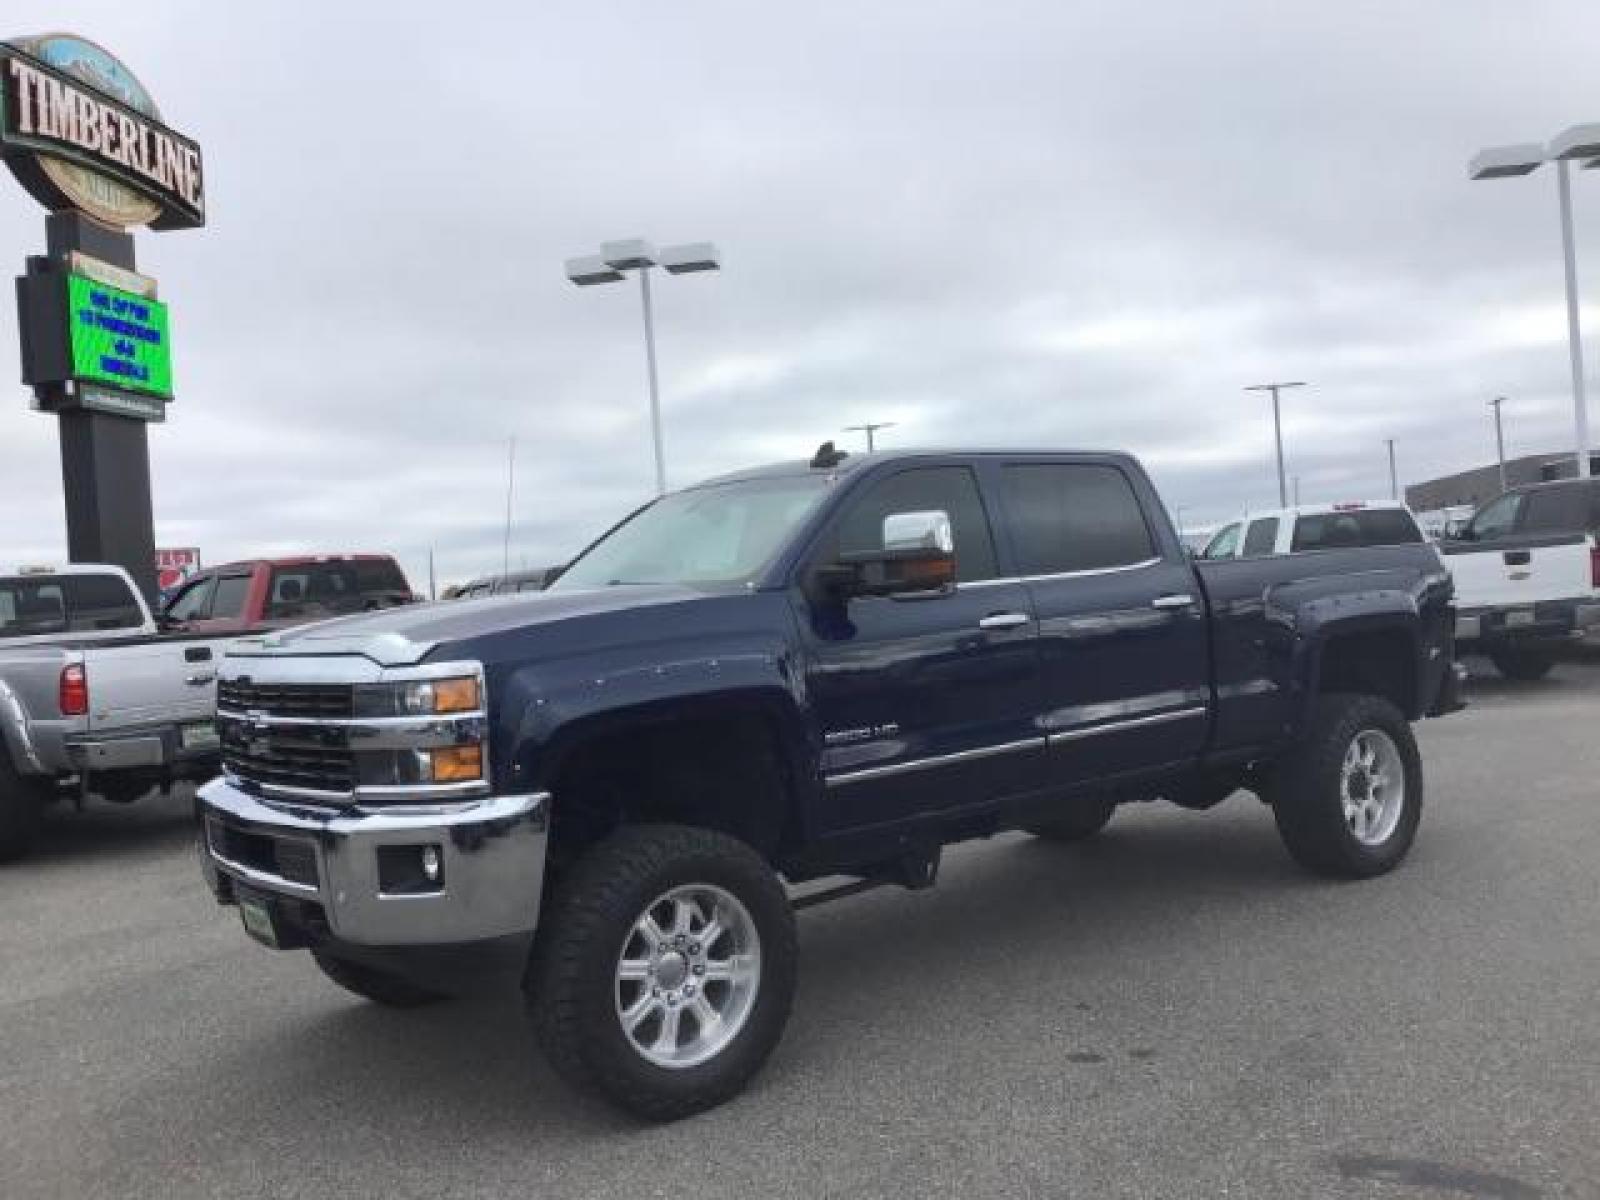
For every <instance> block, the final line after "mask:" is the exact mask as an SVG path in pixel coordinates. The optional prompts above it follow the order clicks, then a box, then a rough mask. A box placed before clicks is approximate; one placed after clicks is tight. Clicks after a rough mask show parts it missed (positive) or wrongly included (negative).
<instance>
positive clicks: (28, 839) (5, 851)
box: [0, 742, 44, 863]
mask: <svg viewBox="0 0 1600 1200" xmlns="http://www.w3.org/2000/svg"><path fill="white" fill-rule="evenodd" d="M43 810H44V793H43V789H42V787H41V786H40V785H39V784H38V783H37V782H35V781H34V780H32V779H29V778H27V777H26V776H24V775H23V774H22V773H21V772H20V771H18V770H17V768H16V766H15V764H13V763H12V761H11V755H10V753H9V752H8V751H7V750H6V747H5V743H4V742H0V863H6V862H15V861H16V860H17V859H19V858H22V857H24V856H25V855H26V854H27V853H28V851H29V850H30V849H32V847H33V839H34V835H35V833H37V832H38V828H39V814H40V813H41V812H43Z"/></svg>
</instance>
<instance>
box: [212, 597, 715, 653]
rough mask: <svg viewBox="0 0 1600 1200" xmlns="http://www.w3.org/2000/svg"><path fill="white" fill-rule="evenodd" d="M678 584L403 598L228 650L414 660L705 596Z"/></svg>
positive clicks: (248, 640) (245, 641)
mask: <svg viewBox="0 0 1600 1200" xmlns="http://www.w3.org/2000/svg"><path fill="white" fill-rule="evenodd" d="M707 595H708V594H707V593H706V592H702V591H697V590H695V589H694V588H688V587H683V586H681V585H678V584H654V583H650V584H625V585H617V586H615V587H603V588H595V589H594V590H592V591H581V592H520V593H517V594H514V595H509V596H487V597H485V598H483V599H481V600H445V601H441V602H439V603H436V604H411V605H405V606H403V607H401V608H390V609H384V610H382V611H380V612H371V613H361V614H359V615H357V616H352V617H338V618H336V619H334V620H332V621H320V622H318V623H316V624H313V625H300V626H297V627H295V628H293V629H285V630H282V631H280V632H276V633H268V634H264V635H261V636H259V637H251V638H243V639H241V640H239V641H237V642H234V643H233V645H232V647H231V648H230V651H229V653H230V654H232V655H234V656H240V655H245V656H253V655H291V654H292V655H307V654H316V655H325V654H358V655H361V656H362V657H364V658H368V659H371V660H372V661H373V662H375V663H377V664H378V665H379V666H384V667H400V666H410V665H412V664H414V663H418V662H421V661H422V660H423V659H424V658H425V657H427V655H428V654H429V653H430V652H431V651H432V650H433V649H434V648H435V647H437V646H440V645H443V644H445V643H449V642H462V641H467V640H469V639H475V638H482V637H486V636H490V635H493V634H496V633H504V632H507V631H509V630H513V629H527V628H530V627H533V626H539V625H550V624H554V623H556V622H559V621H569V620H574V619H576V618H581V617H592V616H601V615H604V614H608V613H617V612H622V611H625V610H628V609H648V608H657V607H660V606H662V605H672V604H682V603H685V602H691V601H697V600H705V599H706V598H707Z"/></svg>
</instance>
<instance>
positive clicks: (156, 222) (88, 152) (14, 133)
mask: <svg viewBox="0 0 1600 1200" xmlns="http://www.w3.org/2000/svg"><path fill="white" fill-rule="evenodd" d="M0 154H3V155H4V157H5V160H6V164H7V165H8V166H9V167H10V168H11V170H12V173H13V174H15V175H16V177H17V178H18V179H19V180H20V181H21V182H22V184H23V186H24V187H26V188H27V189H28V190H29V191H30V192H31V193H33V196H34V198H35V199H36V200H38V201H39V202H40V203H41V204H43V205H44V206H45V207H46V208H49V209H51V210H59V209H62V208H76V209H79V210H80V211H82V212H85V213H88V214H89V215H90V216H92V217H94V218H96V219H97V220H100V221H103V222H105V223H107V224H109V225H115V226H119V227H122V228H126V227H128V226H130V225H149V226H150V227H151V228H153V229H190V228H195V227H197V226H201V225H204V224H205V220H206V216H205V213H206V207H205V177H204V170H203V167H202V164H201V159H200V146H199V144H198V143H196V142H195V141H194V140H193V139H191V138H188V137H185V136H184V135H183V134H181V133H178V132H177V131H176V130H174V129H169V128H168V127H167V126H166V125H164V124H162V121H161V113H160V110H159V109H157V108H156V105H155V102H154V101H153V100H152V99H151V98H150V94H149V93H148V92H146V91H145V89H144V85H142V84H141V83H140V82H139V81H138V79H137V78H136V77H135V76H134V74H133V72H131V71H129V70H128V68H127V67H126V66H124V65H123V64H122V62H121V61H120V60H118V59H117V58H115V57H113V56H112V55H111V54H110V53H109V52H108V51H106V50H103V49H102V48H100V47H99V46H97V45H95V44H94V43H93V42H91V41H89V40H88V39H86V38H81V37H77V36H75V35H72V34H45V35H42V36H39V37H30V38H15V39H12V40H11V41H9V42H0Z"/></svg>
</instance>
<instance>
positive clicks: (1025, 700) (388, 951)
mask: <svg viewBox="0 0 1600 1200" xmlns="http://www.w3.org/2000/svg"><path fill="white" fill-rule="evenodd" d="M1453 624H1454V613H1453V608H1452V599H1451V583H1450V578H1449V576H1448V575H1447V574H1446V573H1445V571H1444V570H1443V568H1442V567H1441V566H1440V563H1439V560H1438V558H1437V557H1436V555H1435V554H1434V552H1433V550H1432V549H1431V548H1430V547H1428V546H1426V545H1406V546H1392V547H1379V548H1371V549H1354V550H1325V551H1317V552H1311V553H1304V554H1294V555H1286V556H1281V557H1274V558H1260V559H1246V560H1237V561H1229V562H1216V563H1200V564H1196V563H1193V562H1191V561H1190V559H1189V558H1188V556H1187V555H1186V554H1185V552H1184V550H1183V548H1182V546H1181V545H1180V544H1179V542H1178V538H1177V536H1176V535H1175V533H1174V531H1173V528H1172V525H1171V523H1170V521H1169V520H1168V518H1167V515H1166V513H1165V511H1164V510H1163V508H1162V506H1161V503H1160V502H1159V500H1158V499H1157V497H1156V494H1155V492H1154V490H1153V489H1152V487H1151V485H1150V482H1149V480H1148V479H1147V478H1146V476H1145V474H1144V472H1143V470H1142V469H1141V468H1140V467H1139V465H1138V463H1137V462H1135V461H1134V460H1133V459H1132V458H1129V457H1126V456H1123V455H1117V454H1089V453H1041V452H1025V453H999V452H982V453H950V452H939V453H900V454H884V455H877V456H869V457H866V458H862V459H852V458H846V457H845V456H844V455H842V454H839V453H837V452H835V451H833V450H832V448H831V446H824V447H823V448H822V449H821V450H819V451H818V453H817V456H816V457H815V458H814V459H812V460H811V461H810V462H809V463H806V462H800V463H794V464H789V465H784V466H777V467H771V468H766V469H762V470H756V471H750V472H746V473H742V474H738V475H733V476H729V477H726V478H723V479H716V480H712V481H710V482H708V483H704V484H701V485H699V486H697V487H693V488H689V489H687V490H685V491H682V492H678V493H675V494H672V495H669V496H666V497H664V498H662V499H661V500H659V501H657V502H655V503H654V504H651V505H649V506H648V507H646V508H644V509H642V510H640V511H639V512H637V513H635V514H634V515H633V516H631V517H630V518H628V519H627V520H626V521H624V522H623V523H621V524H620V525H618V526H617V527H616V528H614V529H613V530H611V532H609V533H608V534H606V535H605V536H604V537H602V538H601V539H600V540H599V541H597V542H596V543H595V544H594V545H592V546H591V547H589V549H588V550H587V551H585V552H584V553H583V554H582V555H580V556H579V557H578V558H577V559H576V560H575V561H574V562H573V563H572V564H571V565H570V566H568V567H567V568H566V570H565V572H564V573H563V574H562V576H561V577H560V578H559V579H558V580H557V582H556V583H555V584H554V585H553V586H552V587H551V588H550V589H549V590H548V591H545V592H541V593H535V594H523V595H516V596H505V597H496V598H493V599H486V600H479V601H468V602H465V603H455V604H450V605H438V606H428V607H418V608H405V609H396V610H393V611H389V612H380V613H374V614H371V615H367V616H361V617H352V618H348V619H344V620H338V621H332V622H328V623H325V624H321V625H315V626H310V627H306V628H303V629H297V630H292V631H285V632H280V633H274V634H270V635H268V636H265V637H263V638H259V639H255V640H247V641H243V642H239V643H235V646H234V648H233V649H232V650H231V651H230V653H229V655H228V657H227V659H226V660H225V663H224V666H223V670H222V677H221V680H220V683H219V694H218V703H219V714H218V715H219V720H220V728H221V732H222V742H223V756H224V759H223V761H224V767H225V773H224V775H223V777H222V778H220V779H218V780H216V781H214V782H212V783H210V784H208V785H207V786H206V787H205V788H204V789H203V790H202V793H201V810H202V816H203V819H204V830H205V832H204V854H203V859H204V865H205V870H206V874H207V877H208V879H209V882H210V883H211V886H212V888H213V890H214V891H215V893H216V895H217V897H218V898H219V899H220V900H221V901H222V902H224V903H226V904H233V905H237V906H238V907H239V909H240V911H241V915H242V916H243V919H244V925H245V927H246V929H247V930H248V931H249V932H250V933H251V934H252V935H254V936H255V937H257V938H258V939H260V940H261V941H264V942H266V943H268V944H270V945H274V946H278V947H284V948H289V947H309V948H310V949H311V953H312V955H313V956H314V958H315V960H316V962H317V964H318V965H319V966H320V967H321V969H322V970H323V971H324V972H325V973H326V974H327V975H328V976H330V977H331V978H332V979H333V980H334V981H335V982H337V983H339V984H341V985H343V986H344V987H346V988H348V989H350V990H351V991H354V992H356V993H358V994H360V995H362V996H365V997H367V998H369V999H371V1000H375V1001H377V1002H379V1003H384V1004H390V1005H397V1006H404V1005H412V1004H420V1003H423V1002H425V1001H428V1000H431V999H435V998H437V993H436V991H435V987H436V986H437V981H434V987H430V986H427V985H425V984H424V983H423V982H422V981H421V977H420V976H419V975H418V974H417V973H416V972H415V971H411V970H409V965H410V964H411V963H413V962H414V961H415V959H416V957H417V956H419V955H422V954H425V953H430V952H431V949H430V948H433V947H439V946H458V945H460V944H462V943H486V944H498V945H500V946H502V947H503V946H504V945H505V944H506V943H505V941H504V939H516V938H521V939H523V943H522V944H525V945H529V946H531V949H530V950H529V952H528V960H527V961H528V966H527V971H526V975H525V987H526V991H527V994H528V998H529V1005H530V1009H531V1012H532V1015H533V1018H534V1021H535V1025H536V1028H537V1030H538V1032H539V1034H540V1037H541V1040H542V1042H543V1045H544V1046H545V1048H546V1051H547V1053H548V1054H549V1056H550V1057H551V1059H552V1060H553V1061H554V1063H555V1064H556V1066H557V1068H558V1069H559V1070H560V1072H561V1073H562V1074H563V1075H564V1076H566V1077H567V1078H569V1079H571V1080H573V1081H575V1082H577V1083H580V1084H583V1085H586V1086H589V1087H591V1088H594V1089H597V1090H598V1091H599V1092H601V1093H602V1094H604V1095H605V1096H607V1097H608V1098H609V1099H611V1100H612V1101H613V1102H615V1103H617V1104H619V1105H621V1106H623V1107H625V1108H627V1109H629V1110H631V1111H633V1112H635V1113H638V1114H641V1115H643V1116H645V1117H648V1118H655V1119H665V1118H672V1117H678V1116H682V1115H685V1114H687V1113H691V1112H694V1111H697V1110H699V1109H703V1108H705V1107H708V1106H710V1105H712V1104H716V1103H718V1102H720V1101H722V1100H725V1099H727V1098H728V1097H730V1096H731V1095H733V1094H734V1093H735V1092H736V1091H738V1089H739V1088H740V1087H741V1086H742V1085H743V1083H744V1082H745V1081H746V1080H747V1079H748V1078H749V1077H750V1075H751V1074H752V1073H753V1072H754V1071H755V1070H756V1069H757V1068H758V1067H759V1066H760V1065H761V1063H762V1062H763V1060H764V1059H765V1058H766V1056H767V1054H768V1053H769V1052H770V1051H771V1049H772V1048H773V1046H774V1045H775V1043H776V1042H777V1039H778V1037H779V1035H780V1033H781V1031H782V1028H783V1026H784V1023H785V1020H786V1018H787V1016H788V1011H789V1007H790V1001H791V997H792V995H793V992H794V987H795V974H796V957H797V956H796V934H795V924H794V916H793V913H794V909H795V908H796V907H798V906H799V905H800V904H802V903H804V902H806V901H809V900H814V899H816V898H818V896H819V895H820V896H823V897H826V896H831V895H838V894H841V893H843V892H846V891H849V890H854V889H859V888H860V887H864V886H870V885H873V884H878V883H897V884H902V885H905V886H909V887H922V886H926V885H928V884H930V883H932V882H933V879H934V876H935V873H936V870H937V866H938V862H939V854H940V849H941V847H942V846H944V845H946V844H948V843H951V842H955V841H958V840H962V839H966V838H975V837H985V836H988V835H991V834H994V833H996V832H999V831H1001V830H1006V829H1023V830H1027V831H1029V832H1030V833H1033V834H1036V835H1038V836H1039V837H1042V838H1048V839H1053V840H1058V841H1074V840H1077V839H1081V838H1086V837H1089V836H1092V835H1093V834H1095V833H1096V832H1098V831H1099V830H1100V829H1101V827H1103V826H1104V825H1105V824H1106V822H1107V821H1108V820H1109V819H1110V818H1111V816H1112V814H1113V812H1114V810H1115V808H1116V806H1117V805H1119V804H1122V803H1127V802H1133V801H1150V800H1157V799H1165V800H1168V801H1171V802H1173V803H1175V804H1178V805H1181V806H1183V807H1186V808H1208V807H1210V806H1212V805H1215V804H1217V803H1219V802H1220V801H1222V800H1223V799H1225V798H1226V797H1227V796H1229V795H1230V794H1231V793H1233V792H1234V791H1236V790H1238V789H1241V788H1244V789H1248V790H1250V791H1253V792H1255V793H1256V794H1258V795H1259V796H1260V797H1261V798H1262V799H1263V800H1264V801H1266V802H1267V803H1268V804H1270V805H1271V809H1272V813H1273V816H1274V818H1275V820H1276V822H1277V826H1278V829H1279V830H1280V832H1281V834H1282V837H1283V841H1284V843H1285V844H1286V845H1287V847H1288V850H1289V852H1290V853H1291V854H1292V855H1293V856H1294V858H1295V859H1296V860H1298V861H1299V862H1300V863H1302V864H1304V865H1305V866H1306V867H1308V868H1310V869H1311V870H1313V871H1316V872H1319V873H1322V874H1326V875H1333V876H1343V877H1363V876H1371V875H1376V874H1379V873H1381V872H1384V871H1387V870H1389V869H1390V868H1392V867H1393V866H1395V865H1396V864H1397V863H1398V862H1399V861H1400V860H1401V858H1402V857H1403V856H1404V855H1405V853H1406V851H1407V849H1408V847H1409V846H1410V844H1411V841H1412V838H1413V837H1414V836H1415V834H1416V830H1417V823H1418V820H1419V817H1420V815H1421V810H1422V787H1423V780H1422V765H1421V762H1420V759H1419V757H1418V753H1417V748H1416V743H1415V741H1414V740H1413V738H1412V733H1411V722H1413V721H1416V720H1418V719H1420V718H1422V717H1424V716H1434V715H1439V714H1441V713H1445V712H1449V711H1452V710H1453V709H1454V708H1457V707H1459V702H1458V701H1457V699H1456V692H1457V687H1458V685H1459V677H1458V673H1457V669H1456V668H1455V666H1454V662H1453V657H1454V656H1453V653H1452V644H1451V639H1452V636H1453ZM1062 869H1063V870H1070V869H1071V860H1070V859H1063V861H1062ZM821 880H842V881H843V882H840V883H838V884H837V885H836V886H833V887H822V888H821V890H820V891H816V890H813V891H811V892H810V893H809V894H805V895H800V896H798V898H797V896H796V894H794V893H791V891H790V890H789V888H790V886H792V885H797V884H802V883H806V882H807V881H821ZM530 935H532V936H531V937H530ZM512 944H517V943H515V942H513V943H512Z"/></svg>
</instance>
